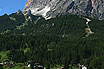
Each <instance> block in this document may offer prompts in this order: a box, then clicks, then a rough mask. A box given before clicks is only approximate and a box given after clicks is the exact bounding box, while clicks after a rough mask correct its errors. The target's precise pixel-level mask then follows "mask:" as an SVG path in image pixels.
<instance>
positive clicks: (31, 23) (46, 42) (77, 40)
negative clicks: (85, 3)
mask: <svg viewBox="0 0 104 69" xmlns="http://www.w3.org/2000/svg"><path fill="white" fill-rule="evenodd" d="M29 13H30V11H29V12H28V14H29ZM92 33H93V34H92ZM103 34H104V20H96V19H92V18H88V17H83V16H77V15H71V14H66V15H61V16H58V17H56V18H51V19H48V20H45V19H44V18H43V17H41V16H34V15H32V14H29V15H23V13H22V12H21V11H20V10H19V11H18V12H17V13H13V14H11V15H7V14H5V15H3V16H0V57H1V59H2V61H4V60H5V59H9V60H10V61H12V62H16V64H17V65H18V63H22V64H21V66H22V67H23V68H24V66H23V65H24V63H26V62H27V61H29V60H31V61H33V62H38V63H41V64H42V65H43V66H45V67H46V69H49V67H50V68H54V67H56V68H57V66H56V65H61V66H63V65H64V67H65V66H66V65H67V66H68V67H69V65H71V66H72V67H73V68H75V69H78V65H77V64H78V63H80V64H81V65H88V66H89V69H104V39H103V38H104V35H103ZM2 52H3V53H2ZM5 53H6V54H5ZM4 55H6V57H5V56H4ZM19 58H20V59H19ZM0 61H1V60H0ZM14 66H15V65H14ZM14 66H11V69H16V68H14ZM19 66H20V65H19ZM16 67H17V66H16ZM23 68H21V69H23ZM1 69H2V68H1ZM65 69H68V68H65Z"/></svg>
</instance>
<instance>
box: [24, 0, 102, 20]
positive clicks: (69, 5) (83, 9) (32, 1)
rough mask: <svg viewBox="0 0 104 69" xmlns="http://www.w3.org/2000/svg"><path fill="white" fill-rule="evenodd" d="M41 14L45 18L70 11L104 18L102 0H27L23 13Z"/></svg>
mask: <svg viewBox="0 0 104 69" xmlns="http://www.w3.org/2000/svg"><path fill="white" fill-rule="evenodd" d="M29 10H30V11H31V13H32V14H33V15H42V16H43V17H44V18H46V19H50V18H54V17H56V16H59V15H61V14H66V13H71V14H77V15H83V16H89V17H93V18H97V19H100V20H102V19H104V0H28V1H27V3H26V5H25V9H24V14H25V13H26V12H27V11H29Z"/></svg>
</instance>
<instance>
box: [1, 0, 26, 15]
mask: <svg viewBox="0 0 104 69" xmlns="http://www.w3.org/2000/svg"><path fill="white" fill-rule="evenodd" d="M26 1H27V0H0V16H1V15H3V14H8V15H9V14H11V13H15V12H17V11H18V10H19V9H20V10H22V11H23V9H24V7H25V3H26Z"/></svg>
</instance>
